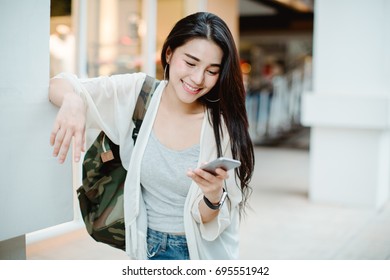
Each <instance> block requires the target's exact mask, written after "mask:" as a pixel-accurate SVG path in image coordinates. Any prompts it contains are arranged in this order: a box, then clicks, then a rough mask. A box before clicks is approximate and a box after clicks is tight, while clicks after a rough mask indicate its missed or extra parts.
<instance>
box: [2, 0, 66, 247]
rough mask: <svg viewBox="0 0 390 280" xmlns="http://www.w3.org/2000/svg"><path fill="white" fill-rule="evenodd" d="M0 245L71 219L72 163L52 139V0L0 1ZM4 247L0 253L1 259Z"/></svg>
mask: <svg viewBox="0 0 390 280" xmlns="http://www.w3.org/2000/svg"><path fill="white" fill-rule="evenodd" d="M0 7H1V8H0V22H1V24H0V40H1V43H0V61H1V64H0V77H1V78H0V131H1V137H0V147H1V157H0V170H1V177H0V178H1V179H0V224H1V226H0V241H3V240H7V239H10V238H13V237H17V236H21V235H24V234H25V233H29V232H32V231H36V230H39V229H43V228H47V227H50V226H53V225H57V224H60V223H64V222H67V221H70V220H72V219H73V200H72V192H73V189H72V176H71V162H70V161H69V159H68V160H67V162H66V163H65V164H64V165H59V164H58V163H57V161H56V159H55V158H53V157H52V148H51V147H50V145H49V137H50V132H51V128H52V124H53V121H54V118H55V114H56V111H57V109H56V108H55V107H54V106H53V105H51V104H50V102H49V101H48V98H47V92H48V82H49V34H50V32H49V26H50V0H40V1H30V0H16V1H15V0H0ZM1 248H2V247H1V242H0V254H1Z"/></svg>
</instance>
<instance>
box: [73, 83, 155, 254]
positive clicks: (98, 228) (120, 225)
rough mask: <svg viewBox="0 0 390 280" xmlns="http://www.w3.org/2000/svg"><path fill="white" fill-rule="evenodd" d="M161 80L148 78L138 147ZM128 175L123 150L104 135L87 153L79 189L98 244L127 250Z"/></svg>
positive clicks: (138, 115) (139, 108) (140, 104)
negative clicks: (125, 191) (125, 192)
mask: <svg viewBox="0 0 390 280" xmlns="http://www.w3.org/2000/svg"><path fill="white" fill-rule="evenodd" d="M158 83H159V82H158V80H155V79H154V78H152V77H150V76H146V79H145V82H144V84H143V85H142V89H141V92H140V94H139V96H138V99H137V104H136V107H135V110H134V114H133V118H132V120H133V122H134V123H135V128H134V130H133V140H134V143H135V141H136V138H137V136H138V132H139V129H140V127H141V124H142V120H143V118H144V115H145V113H146V109H147V107H148V105H149V101H150V98H151V96H152V95H153V92H154V90H155V89H156V87H157V85H158ZM126 174H127V171H126V170H125V169H124V168H123V166H122V162H121V159H120V157H119V146H118V145H116V144H114V143H113V142H112V141H111V140H110V139H109V138H108V137H107V136H106V135H105V134H104V132H103V131H102V132H100V134H99V136H98V137H97V138H96V140H95V141H94V143H93V144H92V146H91V147H90V148H89V149H88V151H87V152H86V153H85V156H84V161H83V182H82V185H81V186H80V187H79V188H78V189H77V196H78V200H79V204H80V210H81V214H82V217H83V220H84V223H85V226H86V228H87V231H88V233H89V235H91V236H92V238H93V239H95V240H96V241H98V242H103V243H106V244H108V245H110V246H113V247H115V248H118V249H122V250H125V248H126V246H125V225H124V210H123V186H124V181H125V178H126Z"/></svg>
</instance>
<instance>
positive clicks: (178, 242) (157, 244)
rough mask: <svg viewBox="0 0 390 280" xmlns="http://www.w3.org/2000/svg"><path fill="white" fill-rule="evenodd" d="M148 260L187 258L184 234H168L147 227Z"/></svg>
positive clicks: (188, 257)
mask: <svg viewBox="0 0 390 280" xmlns="http://www.w3.org/2000/svg"><path fill="white" fill-rule="evenodd" d="M147 243H148V251H147V255H148V259H149V260H189V259H190V256H189V253H188V247H187V239H186V237H185V235H177V234H170V233H165V232H160V231H156V230H153V229H148V233H147Z"/></svg>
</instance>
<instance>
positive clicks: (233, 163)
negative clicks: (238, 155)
mask: <svg viewBox="0 0 390 280" xmlns="http://www.w3.org/2000/svg"><path fill="white" fill-rule="evenodd" d="M240 165H241V162H240V161H239V160H235V159H231V158H226V157H220V158H217V159H215V160H213V161H211V162H209V163H206V164H205V165H202V166H201V167H200V169H203V170H205V171H207V172H210V173H211V174H213V175H216V173H215V170H216V169H217V168H222V169H224V170H226V171H228V170H230V169H233V168H237V167H239V166H240Z"/></svg>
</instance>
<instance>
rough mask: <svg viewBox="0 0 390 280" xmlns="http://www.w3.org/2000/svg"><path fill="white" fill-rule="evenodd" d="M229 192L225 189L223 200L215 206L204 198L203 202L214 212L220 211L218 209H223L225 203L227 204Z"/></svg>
mask: <svg viewBox="0 0 390 280" xmlns="http://www.w3.org/2000/svg"><path fill="white" fill-rule="evenodd" d="M227 195H228V193H227V191H226V190H225V189H223V193H222V196H221V199H220V200H219V202H218V204H217V205H215V204H212V203H211V202H210V200H208V199H207V197H205V196H203V200H204V202H205V203H206V205H207V206H208V207H209V208H210V209H213V210H218V209H221V208H222V205H223V203H224V202H225V200H226V198H227Z"/></svg>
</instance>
